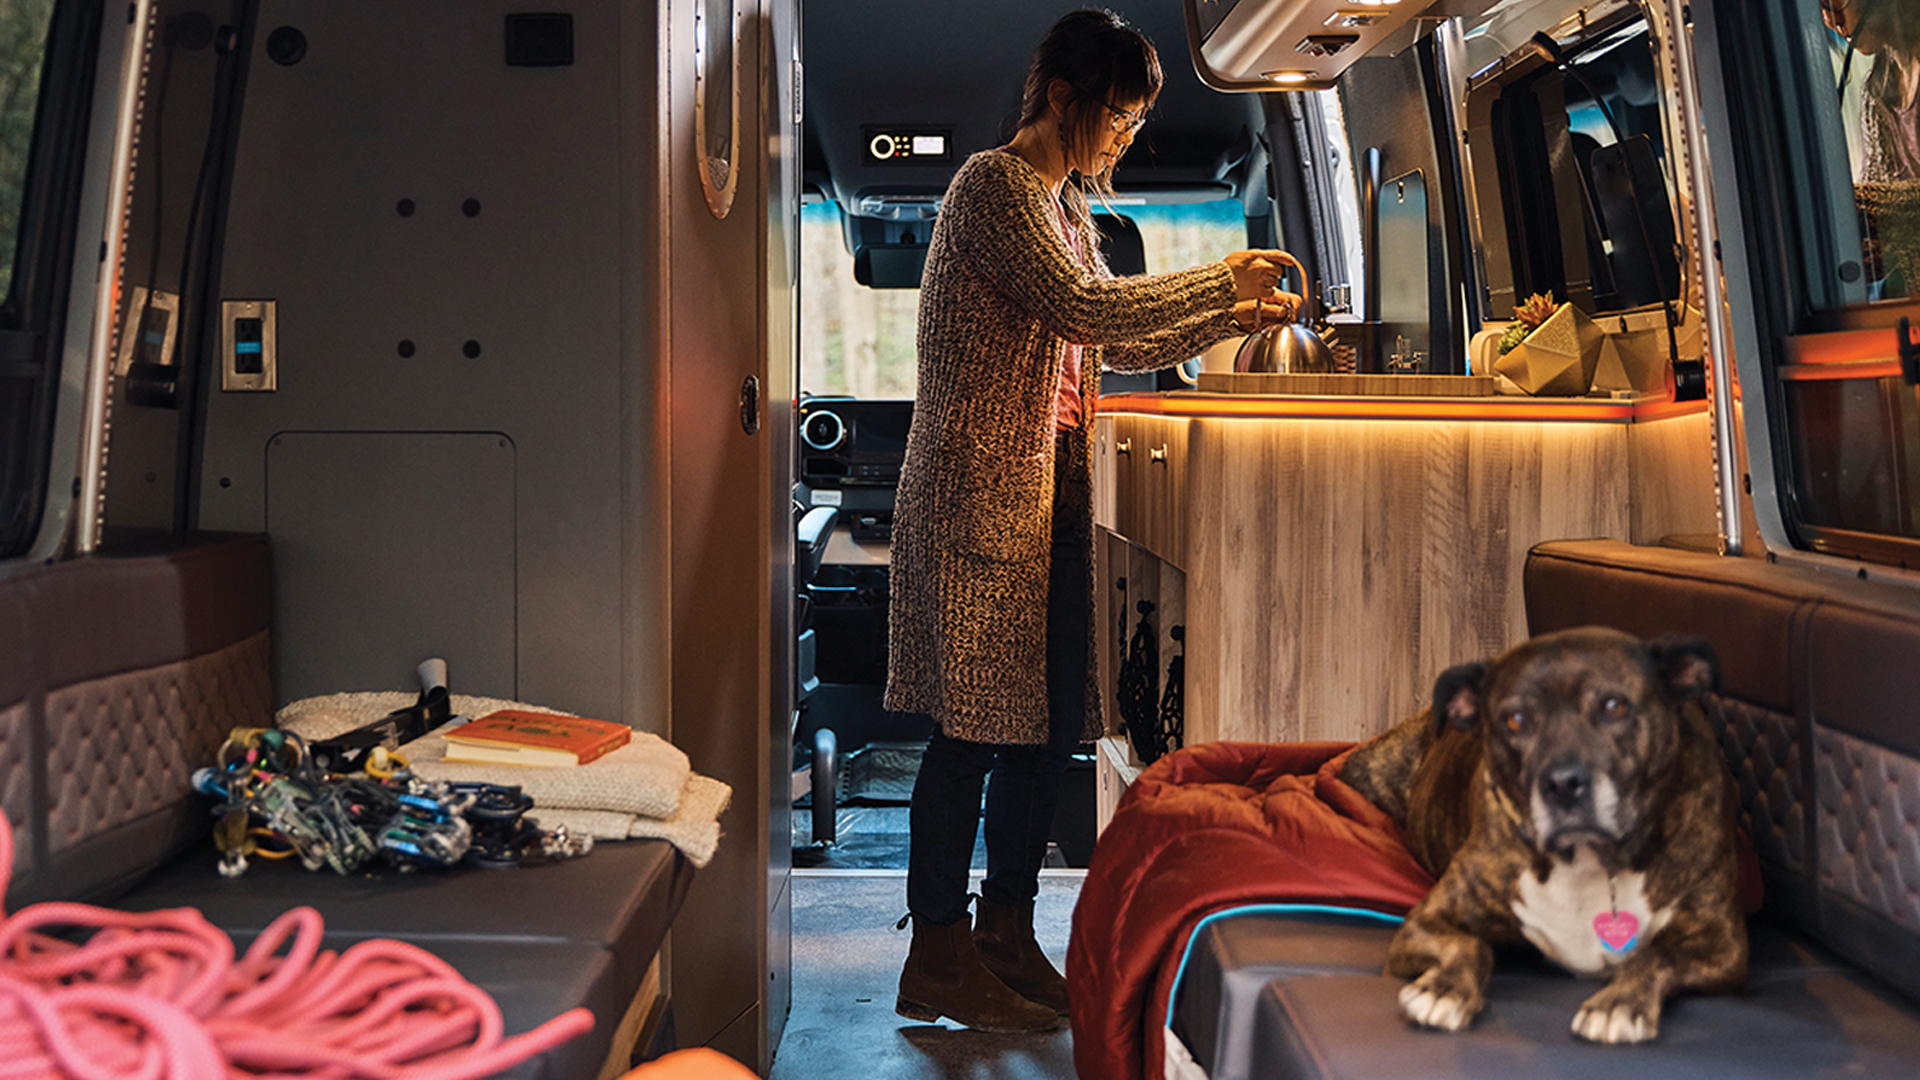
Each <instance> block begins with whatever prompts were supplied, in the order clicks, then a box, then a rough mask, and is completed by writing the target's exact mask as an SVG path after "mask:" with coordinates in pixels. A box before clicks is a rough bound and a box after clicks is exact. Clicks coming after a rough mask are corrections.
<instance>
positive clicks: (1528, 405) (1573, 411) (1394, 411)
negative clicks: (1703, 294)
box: [1100, 393, 1707, 424]
mask: <svg viewBox="0 0 1920 1080" xmlns="http://www.w3.org/2000/svg"><path fill="white" fill-rule="evenodd" d="M1706 408H1707V403H1706V402H1704V401H1679V402H1676V401H1673V400H1672V399H1670V398H1660V399H1655V400H1648V401H1640V402H1612V401H1583V400H1578V399H1575V400H1567V401H1542V400H1538V399H1533V398H1520V397H1514V398H1498V399H1492V400H1489V399H1486V398H1380V397H1368V398H1335V397H1265V396H1263V397H1249V396H1247V395H1244V394H1201V393H1182V394H1178V395H1165V396H1162V395H1159V394H1113V395H1110V396H1108V397H1103V398H1101V399H1100V411H1101V412H1110V413H1146V414H1150V415H1155V416H1206V417H1253V418H1259V419H1269V420H1298V419H1328V420H1490V421H1515V420H1519V421H1533V422H1540V421H1564V422H1579V423H1617V424H1624V423H1635V422H1646V421H1652V420H1666V419H1670V418H1673V417H1678V416H1691V415H1694V414H1696V413H1702V412H1705V411H1706Z"/></svg>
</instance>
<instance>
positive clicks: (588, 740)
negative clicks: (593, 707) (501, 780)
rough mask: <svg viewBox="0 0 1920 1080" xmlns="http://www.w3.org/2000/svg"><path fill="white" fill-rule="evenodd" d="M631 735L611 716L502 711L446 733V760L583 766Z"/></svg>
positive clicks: (622, 744)
mask: <svg viewBox="0 0 1920 1080" xmlns="http://www.w3.org/2000/svg"><path fill="white" fill-rule="evenodd" d="M632 738H633V729H632V728H630V727H628V726H627V725H625V724H619V723H615V722H613V721H611V720H589V719H587V718H585V717H582V716H558V715H555V714H553V713H539V712H526V711H523V710H519V709H502V710H500V711H499V712H491V713H488V714H487V715H485V716H482V717H480V718H479V719H478V720H471V721H468V722H467V723H465V724H462V725H460V726H459V727H457V728H454V729H453V730H452V731H449V732H447V735H446V739H447V753H446V760H447V761H478V762H487V763H491V764H505V765H540V766H547V767H552V766H557V765H585V764H586V763H587V762H589V761H593V760H594V759H596V758H599V757H601V756H603V755H605V754H606V753H607V752H608V751H611V750H616V749H618V748H620V747H622V746H625V745H626V744H627V743H628V741H629V740H631V739H632Z"/></svg>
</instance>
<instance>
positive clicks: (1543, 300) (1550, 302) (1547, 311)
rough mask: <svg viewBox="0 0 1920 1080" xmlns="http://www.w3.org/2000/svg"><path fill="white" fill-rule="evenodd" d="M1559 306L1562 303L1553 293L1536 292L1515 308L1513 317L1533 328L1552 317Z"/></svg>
mask: <svg viewBox="0 0 1920 1080" xmlns="http://www.w3.org/2000/svg"><path fill="white" fill-rule="evenodd" d="M1559 308H1560V304H1559V302H1558V301H1556V300H1555V299H1554V298H1553V294H1552V293H1534V294H1533V295H1532V296H1529V297H1527V300H1526V303H1524V304H1521V305H1520V306H1519V307H1516V308H1514V309H1513V317H1514V318H1516V319H1519V320H1520V321H1521V322H1523V323H1525V324H1527V327H1528V328H1529V329H1533V328H1535V327H1538V326H1539V325H1540V324H1541V323H1543V322H1546V321H1547V320H1548V319H1549V318H1551V317H1552V316H1553V313H1554V312H1555V311H1557V310H1559Z"/></svg>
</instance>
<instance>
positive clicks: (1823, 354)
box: [1781, 326, 1920, 379]
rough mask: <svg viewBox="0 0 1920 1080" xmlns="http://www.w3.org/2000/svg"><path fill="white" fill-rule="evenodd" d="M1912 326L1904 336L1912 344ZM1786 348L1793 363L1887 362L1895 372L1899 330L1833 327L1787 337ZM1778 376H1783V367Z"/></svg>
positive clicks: (1897, 366) (1890, 328) (1897, 365)
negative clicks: (1827, 330)
mask: <svg viewBox="0 0 1920 1080" xmlns="http://www.w3.org/2000/svg"><path fill="white" fill-rule="evenodd" d="M1915 337H1916V335H1915V333H1914V331H1913V330H1909V331H1908V332H1907V338H1908V340H1909V341H1911V342H1913V344H1915V345H1920V340H1915ZM1787 352H1788V355H1789V356H1791V357H1792V362H1793V364H1795V365H1802V364H1862V363H1867V362H1883V363H1891V364H1892V365H1893V366H1894V368H1895V369H1896V370H1895V371H1894V374H1896V375H1897V374H1899V371H1898V368H1899V362H1898V361H1899V352H1900V337H1899V333H1898V332H1897V331H1896V330H1895V329H1894V328H1893V327H1891V326H1876V327H1870V328H1867V329H1863V330H1835V331H1832V332H1830V333H1825V334H1801V335H1799V336H1798V337H1792V338H1788V339H1787ZM1781 377H1782V378H1786V377H1787V376H1786V374H1785V372H1784V371H1783V372H1782V373H1781ZM1832 377H1833V378H1855V379H1857V378H1867V377H1868V376H1864V375H1847V376H1832Z"/></svg>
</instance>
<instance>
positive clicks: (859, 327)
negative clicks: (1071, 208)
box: [800, 199, 1247, 398]
mask: <svg viewBox="0 0 1920 1080" xmlns="http://www.w3.org/2000/svg"><path fill="white" fill-rule="evenodd" d="M1094 209H1095V210H1096V211H1098V210H1100V207H1099V206H1097V205H1096V206H1095V207H1094ZM1112 210H1113V212H1114V213H1118V214H1124V215H1125V216H1127V217H1129V218H1131V219H1133V221H1134V223H1135V224H1136V225H1138V226H1139V227H1140V234H1141V240H1142V242H1143V244H1144V246H1145V248H1146V257H1147V272H1148V273H1150V274H1158V273H1165V272H1168V271H1172V270H1181V269H1184V268H1186V267H1189V266H1196V265H1199V264H1200V263H1206V262H1212V261H1214V260H1216V259H1219V258H1221V257H1222V256H1224V255H1226V254H1227V253H1228V252H1232V251H1238V250H1240V249H1241V248H1244V247H1246V246H1247V222H1246V218H1245V216H1244V211H1243V210H1242V209H1241V204H1240V202H1239V200H1237V199H1226V200H1221V201H1217V202H1202V203H1183V204H1176V205H1115V206H1114V207H1113V208H1112ZM800 244H801V248H800V272H801V286H800V295H801V309H800V387H801V389H802V390H803V391H805V392H806V393H809V394H851V395H853V396H855V397H863V398H910V397H912V396H913V391H914V384H915V379H916V376H917V369H916V360H915V355H914V330H915V325H916V321H917V319H918V317H919V304H920V290H918V289H869V288H866V287H865V286H863V285H860V284H858V283H857V282H855V281H854V279H853V256H851V255H849V254H848V253H847V249H846V243H845V241H844V240H843V239H842V230H841V220H840V210H839V207H838V206H836V205H835V204H834V203H831V202H822V203H812V204H809V205H808V206H806V207H804V208H802V210H801V212H800Z"/></svg>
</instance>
